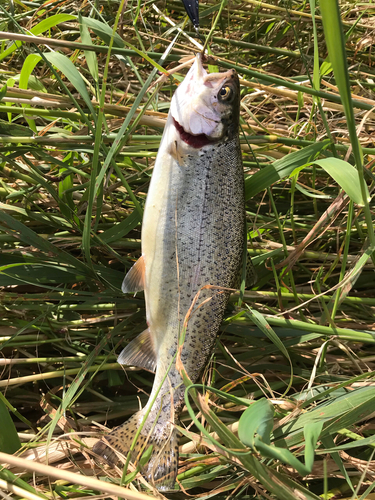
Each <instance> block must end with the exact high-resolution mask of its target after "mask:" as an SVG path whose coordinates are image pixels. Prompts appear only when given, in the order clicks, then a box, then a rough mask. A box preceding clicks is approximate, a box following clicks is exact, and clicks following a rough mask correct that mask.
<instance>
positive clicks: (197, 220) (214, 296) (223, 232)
mask: <svg viewBox="0 0 375 500" xmlns="http://www.w3.org/2000/svg"><path fill="white" fill-rule="evenodd" d="M228 89H229V90H228ZM223 95H225V96H227V97H228V96H231V100H229V99H228V102H226V101H225V99H226V98H227V97H225V99H224V97H223V98H222V97H221V96H223ZM238 120H239V82H238V78H237V76H236V74H235V73H234V72H231V71H229V72H226V73H223V74H211V75H206V73H205V71H204V69H203V66H202V63H201V61H200V59H199V58H197V60H196V62H195V66H193V68H192V69H191V70H190V71H189V73H188V75H187V76H186V78H185V80H184V82H183V83H182V84H181V85H180V87H179V88H178V90H177V91H176V93H175V95H174V98H173V100H172V103H171V111H170V113H169V115H168V120H167V124H166V127H165V132H164V135H163V138H162V141H161V144H160V148H159V152H158V157H157V160H156V164H155V168H154V172H153V175H152V180H151V184H150V189H149V193H148V196H147V202H146V207H145V214H144V220H143V227H142V258H141V260H140V263H139V264H138V263H137V264H135V266H133V268H132V270H131V271H130V272H129V273H128V275H127V276H126V278H125V281H124V288H123V289H124V290H125V291H132V290H133V291H134V290H139V289H141V287H142V284H141V283H138V282H137V280H138V278H137V277H138V275H139V276H141V277H142V280H143V284H144V290H145V299H146V311H147V321H148V325H149V333H148V332H144V333H143V334H141V336H139V337H138V340H137V339H135V340H134V341H132V342H131V343H130V344H129V345H128V346H127V347H126V348H125V350H124V351H123V353H121V354H120V357H119V362H121V363H123V364H134V365H137V366H143V367H145V368H147V369H150V366H154V364H156V366H157V368H156V373H155V380H154V385H153V389H152V392H151V395H150V399H149V402H148V403H147V405H146V407H145V408H143V409H142V410H141V411H140V412H138V413H136V414H135V415H134V416H133V417H131V419H129V420H128V421H127V422H125V424H123V425H122V426H120V427H118V428H117V429H115V430H114V431H112V433H111V434H109V435H108V436H106V437H105V439H104V441H101V442H100V443H98V444H97V445H96V446H95V447H94V451H95V452H96V453H98V454H100V455H102V456H104V457H105V458H106V459H107V460H108V461H110V462H115V461H116V459H115V454H114V452H113V450H111V449H110V448H114V449H115V450H118V451H120V452H122V453H127V451H128V450H129V448H130V444H131V442H132V438H133V437H134V435H135V431H136V429H138V428H139V427H140V426H141V424H142V422H143V427H142V430H141V434H140V436H139V438H140V439H139V440H138V442H137V445H136V447H135V449H134V452H133V453H132V460H133V461H135V462H137V461H138V460H139V459H140V457H141V456H142V454H143V452H144V451H145V449H147V447H148V446H150V445H152V446H153V449H152V453H151V458H150V461H149V462H148V464H147V465H145V466H143V468H142V473H143V475H144V476H145V477H146V478H147V479H148V480H149V481H151V482H153V483H154V484H155V485H156V486H157V487H158V488H159V489H161V490H168V489H171V488H173V485H174V481H175V477H176V474H177V461H178V433H177V431H176V429H175V426H174V424H175V423H178V416H179V414H180V412H181V410H182V407H183V405H184V392H185V386H184V384H183V381H182V378H181V376H180V373H179V372H178V370H177V369H176V366H175V356H176V352H177V346H178V339H179V335H180V334H181V331H182V328H183V324H184V320H185V316H186V314H187V313H188V311H189V309H190V307H191V305H192V302H193V300H194V299H195V298H196V296H197V293H198V292H199V298H198V299H197V301H196V304H195V306H194V308H193V311H192V313H191V315H190V318H189V322H188V325H187V329H186V335H185V340H184V345H183V349H182V353H181V361H182V363H183V364H184V367H185V369H186V371H187V373H188V375H189V377H190V379H191V380H192V381H193V382H195V381H197V380H198V378H199V376H200V375H201V373H202V370H203V368H204V366H205V364H206V363H207V361H208V359H209V357H210V355H211V353H212V349H213V346H214V344H215V339H216V335H217V333H218V331H219V328H220V324H221V321H222V318H223V315H224V311H225V307H226V305H227V302H228V298H229V292H228V291H225V290H222V289H220V290H219V289H213V288H210V289H207V288H205V289H202V287H204V286H205V285H212V286H213V287H221V288H232V287H234V286H235V283H236V282H237V280H238V275H239V273H240V271H241V269H242V256H243V247H244V233H245V209H244V178H243V168H242V161H241V150H240V145H239V137H238ZM207 138H208V139H207ZM142 269H143V270H142ZM130 283H131V286H130V285H129V284H130ZM207 299H209V300H207ZM148 357H149V358H150V359H148ZM169 366H170V369H169V372H168V374H167V376H166V372H167V369H168V367H169ZM146 412H149V414H148V416H147V417H146ZM106 444H108V445H109V446H110V448H108V447H106Z"/></svg>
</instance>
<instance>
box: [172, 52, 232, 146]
mask: <svg viewBox="0 0 375 500" xmlns="http://www.w3.org/2000/svg"><path fill="white" fill-rule="evenodd" d="M239 106H240V84H239V79H238V76H237V73H236V71H235V70H229V71H226V72H225V73H211V74H208V73H207V71H206V70H205V69H204V68H203V64H202V56H201V54H197V56H196V58H195V61H194V64H193V65H192V67H191V68H190V70H189V72H188V73H187V75H186V77H185V79H184V81H183V82H182V83H181V84H180V85H179V87H178V88H177V90H176V92H175V93H174V96H173V98H172V102H171V107H170V112H171V114H172V117H173V118H174V120H175V122H177V124H178V126H179V129H183V131H184V133H185V134H188V135H190V136H201V135H202V134H204V135H205V136H206V137H207V139H208V140H213V141H214V140H218V139H222V138H224V137H226V136H231V135H232V134H235V133H237V131H238V124H239Z"/></svg>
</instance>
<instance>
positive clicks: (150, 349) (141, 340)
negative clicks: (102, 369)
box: [117, 328, 156, 373]
mask: <svg viewBox="0 0 375 500" xmlns="http://www.w3.org/2000/svg"><path fill="white" fill-rule="evenodd" d="M117 363H119V364H120V365H128V366H138V367H139V368H145V369H146V370H149V371H150V372H154V373H155V370H156V354H155V348H154V344H153V341H152V339H151V335H150V330H149V329H148V328H147V330H145V331H144V332H142V333H141V334H139V335H138V337H136V338H135V339H134V340H132V341H131V342H130V343H129V344H128V345H127V346H126V347H125V349H124V350H123V351H121V353H120V355H119V357H118V358H117Z"/></svg>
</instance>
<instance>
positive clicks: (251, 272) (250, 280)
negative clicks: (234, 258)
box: [233, 255, 257, 288]
mask: <svg viewBox="0 0 375 500" xmlns="http://www.w3.org/2000/svg"><path fill="white" fill-rule="evenodd" d="M245 258H246V276H245V288H250V287H251V286H253V285H255V283H256V282H257V272H256V270H255V267H254V264H253V262H252V260H251V258H250V256H249V255H246V257H245ZM242 274H243V267H241V269H240V272H239V273H238V276H237V278H236V280H235V282H234V285H233V288H240V287H241V283H242Z"/></svg>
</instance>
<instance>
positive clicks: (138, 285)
mask: <svg viewBox="0 0 375 500" xmlns="http://www.w3.org/2000/svg"><path fill="white" fill-rule="evenodd" d="M144 288H145V261H144V257H143V255H142V256H141V257H139V259H138V260H137V262H136V263H135V264H134V265H133V266H132V267H131V268H130V269H129V271H128V272H127V274H126V276H125V278H124V281H123V282H122V287H121V290H122V291H123V293H135V292H141V291H142V290H144Z"/></svg>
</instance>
